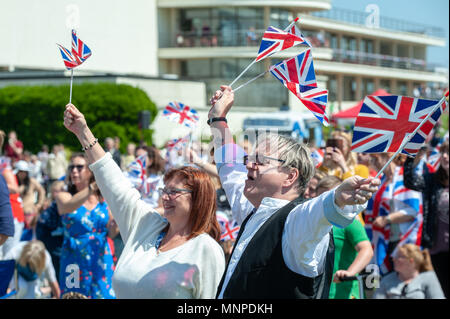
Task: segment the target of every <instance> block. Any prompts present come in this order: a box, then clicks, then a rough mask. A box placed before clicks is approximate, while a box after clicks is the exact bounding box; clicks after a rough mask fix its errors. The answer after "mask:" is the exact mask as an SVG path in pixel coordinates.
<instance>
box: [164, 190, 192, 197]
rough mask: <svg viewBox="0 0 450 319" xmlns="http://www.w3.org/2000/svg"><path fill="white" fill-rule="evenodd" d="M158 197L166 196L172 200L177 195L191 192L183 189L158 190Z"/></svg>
mask: <svg viewBox="0 0 450 319" xmlns="http://www.w3.org/2000/svg"><path fill="white" fill-rule="evenodd" d="M158 193H159V196H161V197H162V196H163V195H164V194H166V195H167V196H169V197H170V198H173V197H174V196H175V195H177V194H181V193H192V190H190V189H185V188H160V189H158Z"/></svg>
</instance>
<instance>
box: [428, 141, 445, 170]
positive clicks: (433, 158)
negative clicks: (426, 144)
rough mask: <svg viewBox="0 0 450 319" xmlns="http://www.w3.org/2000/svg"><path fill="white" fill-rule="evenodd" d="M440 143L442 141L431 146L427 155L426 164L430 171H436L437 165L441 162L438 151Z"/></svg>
mask: <svg viewBox="0 0 450 319" xmlns="http://www.w3.org/2000/svg"><path fill="white" fill-rule="evenodd" d="M441 144H442V142H440V143H439V144H438V145H436V146H435V147H433V148H432V150H431V153H430V155H428V158H427V165H428V170H429V171H430V173H434V172H436V171H437V170H438V168H439V165H440V164H441V152H440V149H441Z"/></svg>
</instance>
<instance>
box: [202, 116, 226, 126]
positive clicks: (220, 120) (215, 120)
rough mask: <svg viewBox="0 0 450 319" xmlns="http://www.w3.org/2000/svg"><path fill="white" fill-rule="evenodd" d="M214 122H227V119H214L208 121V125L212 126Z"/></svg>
mask: <svg viewBox="0 0 450 319" xmlns="http://www.w3.org/2000/svg"><path fill="white" fill-rule="evenodd" d="M212 122H225V123H228V122H227V119H226V118H225V117H212V118H210V119H208V121H206V124H208V125H211V123H212Z"/></svg>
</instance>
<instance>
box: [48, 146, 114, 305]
mask: <svg viewBox="0 0 450 319" xmlns="http://www.w3.org/2000/svg"><path fill="white" fill-rule="evenodd" d="M67 177H68V181H69V183H68V191H67V192H60V193H58V195H57V196H56V203H57V205H58V211H59V214H61V215H62V223H63V227H64V242H63V247H62V253H61V259H60V276H59V280H60V287H61V295H63V294H65V293H67V292H71V291H74V292H78V293H81V294H83V295H85V296H87V297H88V298H92V299H111V298H115V294H114V291H113V289H112V285H111V279H112V275H113V272H114V269H113V265H114V264H113V256H112V253H111V248H110V246H109V244H108V241H107V236H108V226H109V224H110V222H111V218H110V216H109V212H108V207H107V204H106V202H105V201H104V200H103V199H102V197H101V196H100V194H99V192H98V191H96V190H95V189H96V187H95V182H94V179H93V174H92V172H91V171H90V170H89V168H88V166H87V162H86V159H85V157H84V154H82V153H77V154H74V155H72V158H71V160H70V165H69V171H68V176H67Z"/></svg>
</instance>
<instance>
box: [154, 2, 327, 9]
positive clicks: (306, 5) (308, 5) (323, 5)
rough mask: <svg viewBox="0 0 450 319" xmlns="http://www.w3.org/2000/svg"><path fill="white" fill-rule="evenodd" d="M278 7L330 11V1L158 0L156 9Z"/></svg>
mask: <svg viewBox="0 0 450 319" xmlns="http://www.w3.org/2000/svg"><path fill="white" fill-rule="evenodd" d="M211 7H279V8H289V9H296V10H302V11H317V10H330V9H331V0H228V1H226V2H224V1H219V0H158V8H211Z"/></svg>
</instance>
